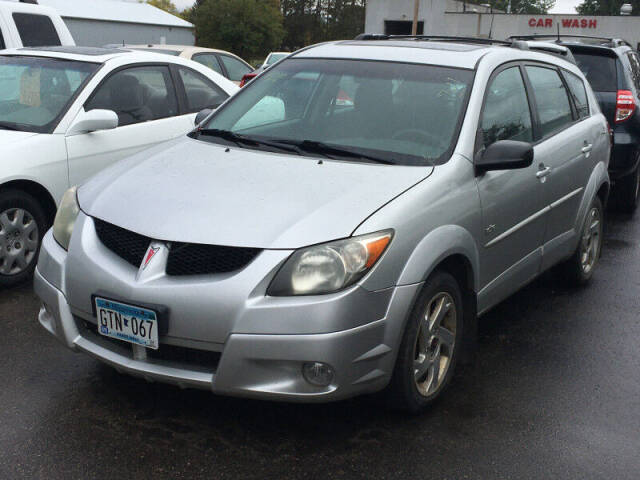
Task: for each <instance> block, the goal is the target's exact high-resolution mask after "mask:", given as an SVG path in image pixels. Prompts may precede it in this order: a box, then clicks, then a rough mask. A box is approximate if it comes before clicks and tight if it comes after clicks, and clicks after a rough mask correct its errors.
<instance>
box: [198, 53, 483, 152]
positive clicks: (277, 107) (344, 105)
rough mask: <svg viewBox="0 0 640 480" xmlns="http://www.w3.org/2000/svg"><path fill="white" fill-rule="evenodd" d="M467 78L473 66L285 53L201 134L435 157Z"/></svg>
mask: <svg viewBox="0 0 640 480" xmlns="http://www.w3.org/2000/svg"><path fill="white" fill-rule="evenodd" d="M472 80H473V71H471V70H464V69H456V68H445V67H438V66H431V65H417V64H406V63H396V62H375V61H354V60H338V59H295V58H292V59H287V60H284V61H283V62H281V63H279V64H278V65H277V66H275V67H273V68H272V69H270V70H268V71H266V72H265V73H264V74H263V75H261V76H260V77H258V78H257V79H256V80H255V81H254V82H252V83H251V84H250V85H248V86H247V87H245V89H244V90H243V91H241V92H240V93H239V94H238V95H236V96H235V97H234V98H232V99H231V100H230V101H229V102H228V103H227V104H226V105H224V106H223V107H222V108H221V109H220V110H219V111H217V112H216V113H215V114H214V115H213V116H212V117H211V119H210V121H209V122H208V124H207V125H205V126H204V127H203V129H202V130H201V133H202V134H203V135H204V136H206V137H208V138H212V139H213V141H216V142H231V143H236V144H238V145H240V146H242V147H245V148H261V147H262V148H267V147H275V148H277V147H278V146H280V147H282V146H284V145H287V146H288V147H289V150H288V151H289V152H290V153H296V152H297V153H299V154H300V153H301V152H302V153H303V154H313V155H322V156H325V157H330V158H331V157H339V158H345V159H349V160H353V161H358V160H362V161H367V160H370V161H381V162H384V163H393V164H403V165H428V164H434V163H441V162H445V161H446V160H447V159H448V157H449V156H450V154H451V151H452V149H453V147H454V146H455V145H454V143H455V140H456V138H457V135H458V131H459V127H460V123H461V119H462V115H463V112H464V107H465V105H466V104H467V97H468V95H469V91H470V88H471V83H472ZM252 142H253V143H252ZM267 142H269V145H267V146H266V147H265V144H266V143H267ZM292 147H293V148H292ZM282 150H285V148H282ZM341 154H343V155H341ZM358 155H360V158H358Z"/></svg>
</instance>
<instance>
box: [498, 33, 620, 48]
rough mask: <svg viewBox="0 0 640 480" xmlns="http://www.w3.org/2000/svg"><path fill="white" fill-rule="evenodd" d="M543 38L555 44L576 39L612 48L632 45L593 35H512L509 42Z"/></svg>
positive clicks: (616, 39)
mask: <svg viewBox="0 0 640 480" xmlns="http://www.w3.org/2000/svg"><path fill="white" fill-rule="evenodd" d="M541 38H545V39H554V40H555V43H562V40H561V39H562V38H576V39H579V40H580V39H584V40H601V41H602V42H603V43H609V44H611V46H612V47H620V46H623V45H625V46H628V47H630V46H631V44H630V43H629V42H627V41H626V40H623V39H621V38H609V37H596V36H591V35H570V34H564V33H560V34H557V33H556V34H548V33H545V34H533V35H511V36H510V37H509V38H508V39H507V40H539V39H541Z"/></svg>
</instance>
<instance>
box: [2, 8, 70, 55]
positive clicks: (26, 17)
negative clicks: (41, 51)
mask: <svg viewBox="0 0 640 480" xmlns="http://www.w3.org/2000/svg"><path fill="white" fill-rule="evenodd" d="M13 21H14V22H15V24H16V27H17V29H18V33H19V34H20V39H21V40H22V45H23V46H25V47H44V46H47V47H50V46H58V45H61V42H60V38H59V37H58V32H56V27H55V26H54V25H53V22H52V21H51V19H50V18H49V17H47V16H46V15H34V14H31V13H18V12H16V13H14V14H13Z"/></svg>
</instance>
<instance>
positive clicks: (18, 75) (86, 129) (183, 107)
mask: <svg viewBox="0 0 640 480" xmlns="http://www.w3.org/2000/svg"><path fill="white" fill-rule="evenodd" d="M237 90H238V87H237V86H236V85H235V84H234V83H233V82H231V81H229V80H227V79H226V78H224V77H223V76H222V75H219V74H218V73H216V72H214V71H213V70H211V69H209V68H207V67H205V66H203V65H200V64H199V63H196V62H193V61H190V60H186V59H183V58H180V57H169V56H167V55H161V54H157V53H148V52H139V51H127V50H121V49H102V48H86V47H44V48H38V49H26V48H25V49H19V50H5V51H3V52H2V54H1V55H0V287H2V286H9V285H13V284H16V283H19V282H21V281H23V280H25V279H26V278H28V277H29V275H30V274H31V273H32V271H33V267H34V266H35V263H36V257H37V254H38V249H39V247H40V241H41V239H42V237H43V235H44V233H45V231H46V230H47V228H48V227H49V225H51V223H52V222H53V217H54V216H55V213H56V208H57V204H58V202H59V201H60V199H61V197H62V194H63V193H64V192H65V191H66V190H67V189H68V188H69V187H70V186H73V185H77V184H80V183H82V182H83V181H84V180H85V179H87V178H88V177H89V176H91V175H93V174H94V173H96V172H98V171H99V170H101V169H103V168H104V167H106V166H108V165H110V164H112V163H114V162H116V161H118V160H120V159H122V158H124V157H127V156H129V155H132V154H134V153H136V152H138V151H140V150H143V149H144V148H147V147H150V146H152V145H155V144H158V143H160V142H163V141H167V140H170V139H172V138H176V137H178V136H180V135H184V134H186V133H187V132H189V131H190V130H192V129H193V128H194V121H195V117H196V113H197V112H199V111H201V110H205V109H213V108H216V107H218V106H219V105H220V104H221V103H222V102H224V101H225V100H226V99H227V98H228V97H229V96H231V95H233V94H234V93H235V92H236V91H237ZM131 195H135V192H131Z"/></svg>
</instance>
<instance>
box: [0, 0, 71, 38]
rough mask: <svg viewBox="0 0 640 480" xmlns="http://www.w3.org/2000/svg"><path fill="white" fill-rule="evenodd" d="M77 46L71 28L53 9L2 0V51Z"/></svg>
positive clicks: (0, 35)
mask: <svg viewBox="0 0 640 480" xmlns="http://www.w3.org/2000/svg"><path fill="white" fill-rule="evenodd" d="M54 45H55V46H58V45H75V42H74V41H73V37H72V36H71V33H70V32H69V29H68V28H67V26H66V25H65V23H64V22H63V21H62V18H60V15H58V12H56V11H55V10H54V9H53V8H50V7H44V6H42V5H34V4H31V3H22V2H13V1H4V0H0V50H2V49H5V48H20V47H43V46H54Z"/></svg>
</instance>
